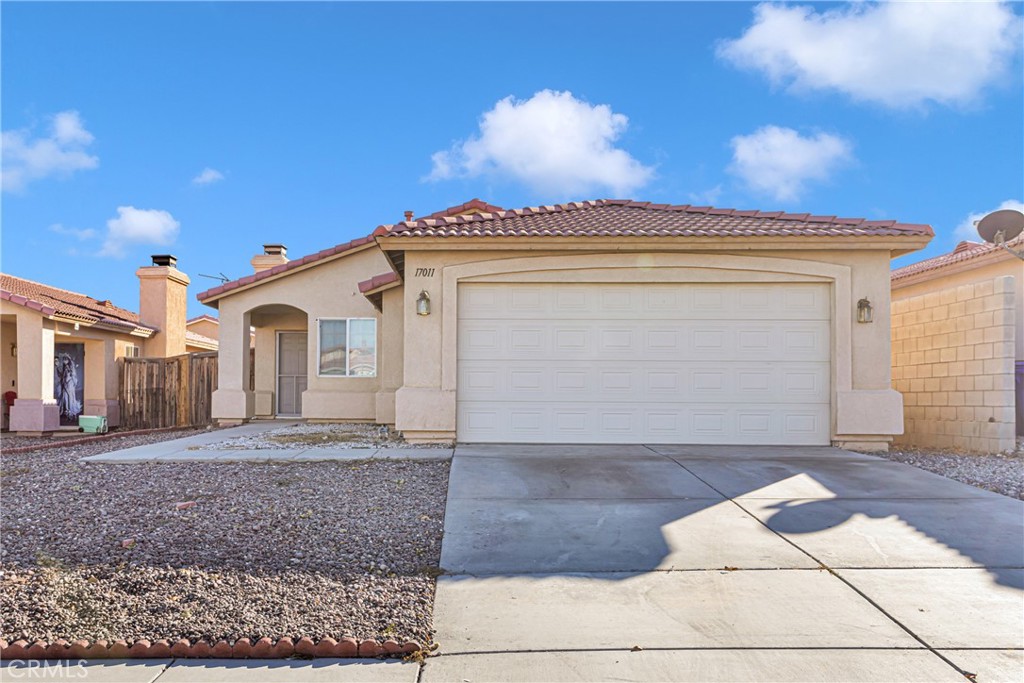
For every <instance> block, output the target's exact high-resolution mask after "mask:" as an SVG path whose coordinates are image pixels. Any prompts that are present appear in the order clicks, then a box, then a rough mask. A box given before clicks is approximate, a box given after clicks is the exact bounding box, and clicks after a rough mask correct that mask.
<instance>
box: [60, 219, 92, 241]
mask: <svg viewBox="0 0 1024 683" xmlns="http://www.w3.org/2000/svg"><path fill="white" fill-rule="evenodd" d="M50 232H55V233H57V234H58V235H64V236H66V237H74V238H75V239H76V240H80V241H85V240H87V239H89V238H91V237H95V236H96V231H95V230H93V229H92V228H66V227H64V226H63V225H61V224H60V223H54V224H53V225H51V226H50Z"/></svg>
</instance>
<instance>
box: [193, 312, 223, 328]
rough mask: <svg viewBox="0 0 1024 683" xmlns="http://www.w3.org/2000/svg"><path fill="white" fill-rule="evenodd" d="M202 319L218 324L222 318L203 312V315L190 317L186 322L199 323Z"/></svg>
mask: <svg viewBox="0 0 1024 683" xmlns="http://www.w3.org/2000/svg"><path fill="white" fill-rule="evenodd" d="M200 320H208V321H210V322H211V323H217V324H218V325H219V324H220V319H219V318H216V317H214V316H212V315H210V314H209V313H203V314H202V315H197V316H196V317H194V318H189V319H188V320H186V321H185V324H186V325H189V324H191V323H197V322H199V321H200Z"/></svg>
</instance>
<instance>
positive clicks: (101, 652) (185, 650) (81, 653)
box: [0, 637, 423, 661]
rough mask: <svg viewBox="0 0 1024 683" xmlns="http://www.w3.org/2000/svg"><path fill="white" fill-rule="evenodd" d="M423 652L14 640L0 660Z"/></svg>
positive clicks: (315, 645)
mask: <svg viewBox="0 0 1024 683" xmlns="http://www.w3.org/2000/svg"><path fill="white" fill-rule="evenodd" d="M422 649H423V648H422V647H421V646H420V644H419V643H418V642H416V641H414V640H410V641H406V642H404V643H399V642H398V641H396V640H385V641H384V642H383V643H379V642H377V641H376V640H369V639H368V640H357V639H355V638H342V639H341V640H335V639H334V638H330V637H326V638H321V639H320V640H319V641H314V640H313V639H312V638H306V637H303V638H299V639H298V641H293V640H292V639H291V638H288V637H285V638H279V639H278V640H276V641H274V640H272V639H270V638H260V639H259V640H257V641H256V642H255V643H253V642H252V641H251V640H249V639H248V638H240V639H238V640H236V641H235V642H234V643H233V644H232V643H229V642H227V641H226V640H218V641H217V642H216V643H210V642H208V641H205V640H199V641H197V642H195V643H192V642H191V641H189V640H186V639H184V638H182V639H180V640H177V641H175V642H174V643H171V642H170V641H169V640H154V641H152V642H151V641H149V640H145V639H142V640H136V641H135V642H133V643H128V642H126V641H124V640H115V641H113V642H108V641H106V640H96V641H93V642H91V643H90V642H89V641H88V640H76V641H74V642H70V643H69V642H68V641H66V640H64V639H62V638H61V639H57V640H55V641H53V642H52V643H48V642H46V641H44V640H36V641H33V642H31V643H30V642H28V641H26V640H16V641H14V642H13V643H8V642H7V641H6V640H0V659H2V660H5V661H10V660H24V659H163V658H167V657H180V658H192V659H196V658H217V659H283V658H285V657H291V656H293V655H299V656H304V657H345V658H353V657H362V658H375V657H400V656H404V655H408V654H413V653H415V652H419V651H421V650H422Z"/></svg>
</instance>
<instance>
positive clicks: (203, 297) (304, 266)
mask: <svg viewBox="0 0 1024 683" xmlns="http://www.w3.org/2000/svg"><path fill="white" fill-rule="evenodd" d="M376 248H378V247H377V242H376V241H374V240H373V239H369V240H368V241H367V242H365V243H363V244H359V245H356V246H354V247H351V248H350V249H347V250H345V251H339V252H337V253H335V254H331V255H330V256H324V257H322V258H317V259H310V260H309V261H307V262H306V263H299V264H298V265H293V266H291V267H290V268H282V269H281V270H279V271H278V272H276V273H273V274H272V275H268V276H264V277H261V278H258V279H253V280H250V281H249V282H246V283H245V284H237V285H235V284H234V283H235V282H239V281H240V280H246V279H248V278H249V277H252V276H246V277H244V278H240V280H235V281H234V282H230V283H228V284H233V285H234V286H233V287H231V288H229V289H224V290H222V291H219V292H217V293H216V294H210V292H214V291H215V290H217V289H220V287H214V288H213V289H211V290H207V291H205V292H200V293H198V294H196V299H197V300H198V301H199V303H201V304H205V305H207V306H209V307H210V308H217V306H216V305H215V304H216V302H218V301H220V300H221V299H224V298H226V297H229V296H232V295H234V294H238V293H240V292H247V291H249V290H251V289H255V288H256V287H261V286H263V285H265V284H267V283H270V282H277V281H278V280H280V279H282V278H286V277H288V276H290V275H295V274H296V273H302V272H305V271H307V270H310V269H311V268H316V267H318V266H322V265H324V264H326V263H331V262H333V261H337V260H338V259H342V258H346V257H348V256H352V255H353V254H359V253H362V252H364V251H366V250H367V249H376ZM325 251H326V250H325ZM310 256H315V254H310ZM303 258H308V257H303ZM299 260H300V261H301V260H302V259H299ZM289 263H295V262H294V261H292V262H289ZM271 270H274V269H273V268H272V269H271Z"/></svg>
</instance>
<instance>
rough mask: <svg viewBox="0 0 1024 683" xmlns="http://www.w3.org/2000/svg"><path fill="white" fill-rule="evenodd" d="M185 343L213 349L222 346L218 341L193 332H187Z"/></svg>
mask: <svg viewBox="0 0 1024 683" xmlns="http://www.w3.org/2000/svg"><path fill="white" fill-rule="evenodd" d="M185 343H192V344H201V345H204V346H213V347H216V346H218V345H219V344H220V342H218V341H217V340H216V339H214V338H212V337H207V336H206V335H202V334H199V333H198V332H193V331H192V330H185Z"/></svg>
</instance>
